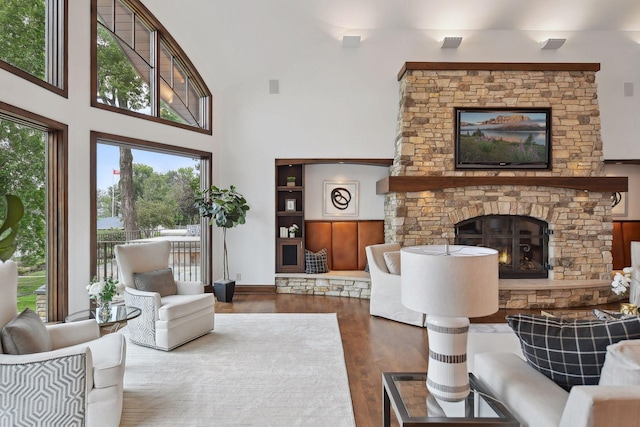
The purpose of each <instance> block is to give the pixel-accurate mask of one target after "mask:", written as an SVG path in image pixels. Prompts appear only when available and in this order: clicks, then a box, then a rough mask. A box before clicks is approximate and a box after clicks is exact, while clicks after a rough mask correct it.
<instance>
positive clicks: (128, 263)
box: [114, 241, 215, 351]
mask: <svg viewBox="0 0 640 427" xmlns="http://www.w3.org/2000/svg"><path fill="white" fill-rule="evenodd" d="M170 252H171V243H169V242H168V241H158V242H148V243H130V244H124V245H116V246H115V248H114V253H115V256H116V262H117V264H118V271H119V276H118V279H119V281H120V282H122V283H123V284H124V285H125V291H124V301H125V304H126V305H128V306H133V307H138V308H139V309H141V310H142V314H141V315H140V316H138V317H136V318H135V319H132V320H130V321H128V323H127V326H128V330H129V339H130V340H131V342H133V343H136V344H139V345H143V346H146V347H152V348H155V349H159V350H165V351H169V350H173V349H174V348H176V347H178V346H181V345H182V344H185V343H187V342H189V341H192V340H194V339H196V338H199V337H201V336H203V335H205V334H207V333H209V332H210V331H211V330H212V329H213V324H214V315H215V309H214V303H215V302H214V298H213V294H210V293H204V284H202V283H200V282H185V281H175V280H174V279H173V273H172V272H171V271H170V270H169V255H170Z"/></svg>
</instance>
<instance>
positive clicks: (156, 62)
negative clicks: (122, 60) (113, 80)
mask: <svg viewBox="0 0 640 427" xmlns="http://www.w3.org/2000/svg"><path fill="white" fill-rule="evenodd" d="M150 40H152V43H151V46H150V47H149V49H150V50H151V55H149V57H150V58H151V59H152V61H153V63H152V64H151V72H150V73H149V80H151V91H152V97H151V111H152V113H151V114H152V115H153V116H155V117H160V111H161V108H160V32H159V31H157V30H155V31H154V32H153V37H151V38H150Z"/></svg>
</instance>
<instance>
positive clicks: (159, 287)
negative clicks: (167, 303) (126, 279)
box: [133, 268, 178, 297]
mask: <svg viewBox="0 0 640 427" xmlns="http://www.w3.org/2000/svg"><path fill="white" fill-rule="evenodd" d="M133 283H135V285H136V289H138V290H141V291H147V292H157V293H159V294H160V296H161V297H166V296H167V295H175V294H177V293H178V286H177V285H176V281H175V280H174V279H173V271H172V270H171V269H170V268H163V269H162V270H153V271H148V272H145V273H133Z"/></svg>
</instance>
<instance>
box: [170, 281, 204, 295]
mask: <svg viewBox="0 0 640 427" xmlns="http://www.w3.org/2000/svg"><path fill="white" fill-rule="evenodd" d="M176 285H178V295H197V294H203V293H204V284H203V283H200V282H181V281H179V280H176Z"/></svg>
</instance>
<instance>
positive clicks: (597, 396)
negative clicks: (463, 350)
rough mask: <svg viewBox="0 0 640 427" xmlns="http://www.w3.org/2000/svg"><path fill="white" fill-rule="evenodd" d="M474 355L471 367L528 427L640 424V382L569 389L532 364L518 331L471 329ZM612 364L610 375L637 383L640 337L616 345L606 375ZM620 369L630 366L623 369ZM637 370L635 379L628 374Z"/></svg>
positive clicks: (471, 354) (471, 353) (470, 353)
mask: <svg viewBox="0 0 640 427" xmlns="http://www.w3.org/2000/svg"><path fill="white" fill-rule="evenodd" d="M612 347H615V348H612ZM611 354H613V356H612V355H611ZM468 358H469V364H468V367H469V370H470V371H472V372H473V373H474V374H475V375H476V376H477V377H478V378H479V379H480V381H481V382H482V383H484V384H485V385H486V386H487V388H488V389H489V391H490V393H491V394H492V395H493V396H495V397H496V398H497V399H498V400H500V401H502V402H503V403H504V404H505V406H506V407H507V408H508V409H509V410H510V411H511V412H512V413H513V415H514V416H515V417H516V418H517V419H518V421H519V422H520V423H521V425H522V426H526V427H558V426H562V427H608V426H637V425H640V385H596V386H573V388H571V391H570V392H568V391H566V390H565V389H563V388H561V387H560V386H558V385H557V384H556V383H555V382H553V381H552V380H551V379H549V378H548V377H547V376H545V375H543V374H541V373H540V372H538V371H537V370H535V369H534V368H532V367H531V366H529V365H528V364H527V362H526V361H525V360H524V356H523V353H522V351H521V349H520V341H519V339H518V337H517V336H516V334H515V333H513V332H510V333H474V332H470V333H469V341H468ZM607 364H608V369H609V371H608V373H609V374H608V375H607V376H608V377H610V376H618V377H624V378H622V379H621V380H622V381H623V382H624V381H627V380H628V382H633V381H637V380H638V378H640V340H627V341H626V342H621V343H618V344H613V345H610V346H609V348H608V352H607V356H606V358H605V368H603V377H604V375H605V374H604V370H605V369H607V368H606V367H607ZM617 367H624V368H622V369H621V370H620V371H618V370H617V369H616V368H617ZM612 368H613V369H612ZM634 371H635V373H636V375H635V380H634V379H633V376H632V375H629V374H628V372H634ZM625 372H627V373H625ZM636 384H640V383H636Z"/></svg>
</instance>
